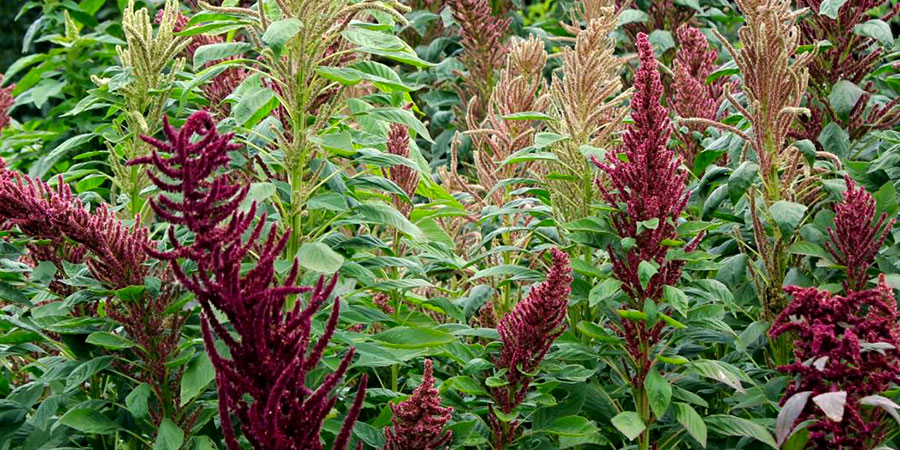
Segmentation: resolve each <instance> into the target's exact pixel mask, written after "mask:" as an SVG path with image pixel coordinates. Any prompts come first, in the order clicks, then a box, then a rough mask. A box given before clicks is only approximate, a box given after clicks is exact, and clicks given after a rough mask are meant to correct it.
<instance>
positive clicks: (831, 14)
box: [819, 0, 847, 20]
mask: <svg viewBox="0 0 900 450" xmlns="http://www.w3.org/2000/svg"><path fill="white" fill-rule="evenodd" d="M844 3H847V0H825V1H823V2H822V3H821V4H820V5H819V15H820V16H825V17H828V18H830V19H832V20H835V19H837V15H838V12H839V11H840V10H841V6H844Z"/></svg>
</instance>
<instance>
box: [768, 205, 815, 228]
mask: <svg viewBox="0 0 900 450" xmlns="http://www.w3.org/2000/svg"><path fill="white" fill-rule="evenodd" d="M769 212H770V213H771V214H772V220H774V221H775V224H776V225H778V228H779V229H780V230H781V233H782V235H784V236H791V235H793V234H794V230H795V229H797V226H798V225H800V222H801V221H803V217H804V216H805V215H806V206H805V205H801V204H800V203H794V202H789V201H786V200H779V201H777V202H775V203H773V204H772V206H771V207H770V208H769Z"/></svg>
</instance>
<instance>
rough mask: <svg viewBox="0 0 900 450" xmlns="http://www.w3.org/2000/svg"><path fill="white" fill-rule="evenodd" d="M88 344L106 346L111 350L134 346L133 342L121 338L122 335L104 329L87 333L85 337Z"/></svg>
mask: <svg viewBox="0 0 900 450" xmlns="http://www.w3.org/2000/svg"><path fill="white" fill-rule="evenodd" d="M86 341H87V343H88V344H94V345H96V346H98V347H103V348H108V349H111V350H121V349H123V348H131V347H134V342H131V341H129V340H128V339H125V338H123V337H122V336H119V335H116V334H112V333H109V332H106V331H95V332H93V333H91V334H90V335H88V337H87V339H86Z"/></svg>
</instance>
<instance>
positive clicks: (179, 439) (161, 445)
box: [153, 417, 184, 450]
mask: <svg viewBox="0 0 900 450" xmlns="http://www.w3.org/2000/svg"><path fill="white" fill-rule="evenodd" d="M182 444H184V430H182V429H181V427H179V426H178V425H176V424H175V422H172V419H169V418H168V417H166V418H165V419H163V420H162V422H161V423H160V424H159V430H157V433H156V442H155V443H154V444H153V450H179V449H180V448H181V445H182Z"/></svg>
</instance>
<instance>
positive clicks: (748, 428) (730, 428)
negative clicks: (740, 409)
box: [704, 414, 778, 450]
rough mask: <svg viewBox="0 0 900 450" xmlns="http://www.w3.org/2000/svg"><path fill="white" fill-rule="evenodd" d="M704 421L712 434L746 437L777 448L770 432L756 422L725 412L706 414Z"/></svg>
mask: <svg viewBox="0 0 900 450" xmlns="http://www.w3.org/2000/svg"><path fill="white" fill-rule="evenodd" d="M704 421H705V422H706V425H707V426H708V427H709V429H710V431H712V432H713V433H714V434H718V435H720V436H740V437H748V438H752V439H756V440H757V441H760V442H762V443H763V444H766V445H768V446H769V447H772V448H774V449H776V450H777V449H778V444H776V443H775V439H774V438H773V437H772V433H771V432H770V431H769V430H768V429H766V427H764V426H762V425H760V424H758V423H756V422H751V421H749V420H747V419H743V418H740V417H735V416H729V415H725V414H714V415H711V416H707V417H706V418H705V419H704Z"/></svg>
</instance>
